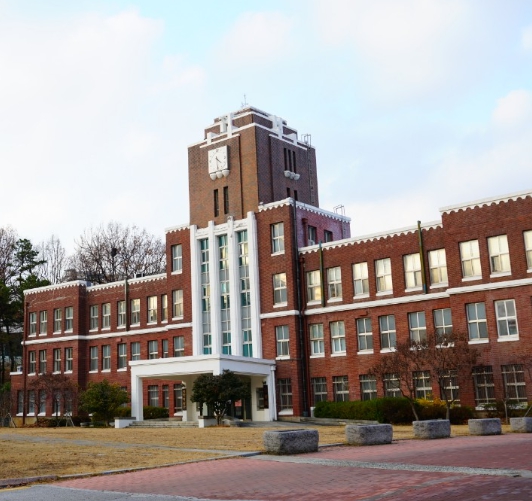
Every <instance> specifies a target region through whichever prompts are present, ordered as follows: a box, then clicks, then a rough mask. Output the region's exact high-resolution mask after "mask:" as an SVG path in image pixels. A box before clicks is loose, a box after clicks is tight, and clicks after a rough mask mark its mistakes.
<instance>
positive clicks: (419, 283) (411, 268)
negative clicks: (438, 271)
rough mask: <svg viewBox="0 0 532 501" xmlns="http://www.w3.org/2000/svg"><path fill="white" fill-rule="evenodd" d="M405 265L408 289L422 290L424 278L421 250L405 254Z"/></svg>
mask: <svg viewBox="0 0 532 501" xmlns="http://www.w3.org/2000/svg"><path fill="white" fill-rule="evenodd" d="M403 265H404V272H405V288H406V290H407V291H414V290H421V289H422V287H423V278H422V274H421V256H420V255H419V252H416V253H414V254H406V255H405V256H403Z"/></svg>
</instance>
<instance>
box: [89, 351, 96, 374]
mask: <svg viewBox="0 0 532 501" xmlns="http://www.w3.org/2000/svg"><path fill="white" fill-rule="evenodd" d="M89 353H90V371H91V372H96V371H97V370H98V347H97V346H91V347H90V350H89Z"/></svg>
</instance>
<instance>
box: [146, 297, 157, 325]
mask: <svg viewBox="0 0 532 501" xmlns="http://www.w3.org/2000/svg"><path fill="white" fill-rule="evenodd" d="M156 322H157V296H149V297H148V323H150V324H154V323H156Z"/></svg>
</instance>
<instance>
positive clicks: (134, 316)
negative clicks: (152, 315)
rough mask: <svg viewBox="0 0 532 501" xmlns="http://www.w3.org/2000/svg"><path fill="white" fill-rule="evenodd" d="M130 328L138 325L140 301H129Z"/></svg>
mask: <svg viewBox="0 0 532 501" xmlns="http://www.w3.org/2000/svg"><path fill="white" fill-rule="evenodd" d="M130 304H131V327H133V326H136V325H140V299H131V300H130Z"/></svg>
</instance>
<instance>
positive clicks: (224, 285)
mask: <svg viewBox="0 0 532 501" xmlns="http://www.w3.org/2000/svg"><path fill="white" fill-rule="evenodd" d="M218 278H219V282H220V323H221V333H222V353H223V354H224V355H231V351H232V339H231V334H232V333H231V301H230V295H229V291H230V283H229V241H228V238H227V235H220V236H219V237H218Z"/></svg>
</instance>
